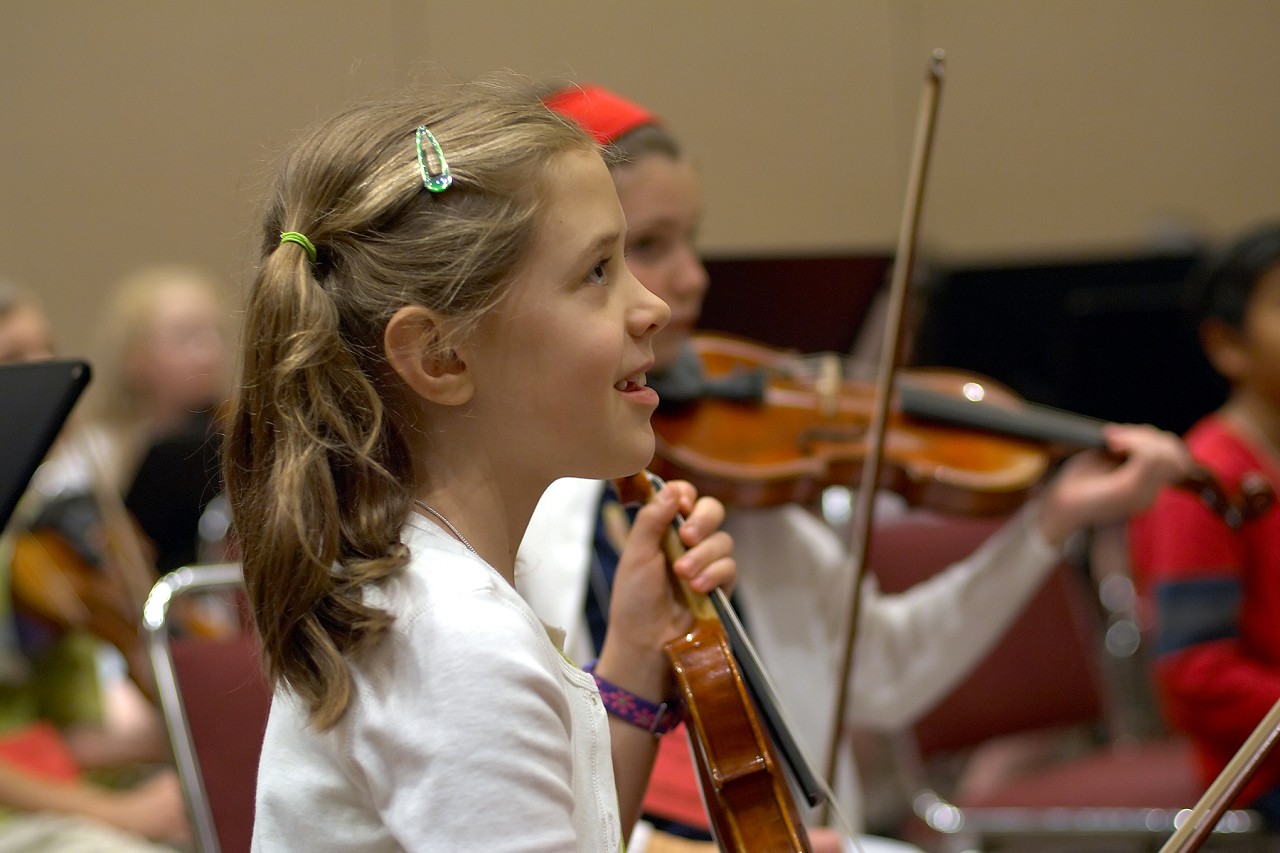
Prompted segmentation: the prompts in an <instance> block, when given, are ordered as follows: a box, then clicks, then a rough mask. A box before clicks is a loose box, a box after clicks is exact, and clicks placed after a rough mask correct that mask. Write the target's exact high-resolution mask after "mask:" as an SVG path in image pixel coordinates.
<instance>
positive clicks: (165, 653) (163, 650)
mask: <svg viewBox="0 0 1280 853" xmlns="http://www.w3.org/2000/svg"><path fill="white" fill-rule="evenodd" d="M242 582H243V580H242V577H241V573H240V564H239V563H217V564H211V565H203V566H187V567H184V568H181V569H177V570H175V571H173V572H170V573H169V574H167V575H165V576H164V577H162V578H161V579H160V580H159V581H157V582H156V584H155V586H153V587H152V588H151V593H150V594H149V595H148V596H147V602H146V604H145V606H144V607H143V613H142V627H143V630H144V631H145V632H146V638H147V654H148V656H149V658H150V660H151V666H152V668H153V669H154V670H155V679H156V693H157V696H158V697H159V701H160V710H161V712H162V713H163V714H164V721H165V726H166V728H167V729H168V732H169V743H170V745H171V747H172V748H173V759H174V765H175V767H176V770H177V773H178V780H179V782H180V783H181V784H182V793H183V797H184V798H185V800H186V804H187V814H188V816H189V818H190V820H191V830H192V837H193V841H194V843H195V845H196V849H197V850H199V851H201V853H221V849H222V848H221V845H220V844H219V842H218V833H217V828H216V826H215V824H214V820H213V812H212V810H211V809H210V806H209V796H208V792H207V791H206V789H205V784H204V777H203V776H202V775H201V772H200V759H199V757H198V756H197V755H196V748H195V741H194V739H193V738H192V736H191V727H190V726H189V725H188V723H187V711H186V705H185V703H184V702H183V699H182V691H181V690H180V689H179V686H178V673H177V670H176V668H175V666H174V662H173V650H172V647H171V645H170V635H169V608H170V605H171V604H172V603H173V602H174V601H175V600H176V599H178V598H180V597H182V596H185V595H191V594H193V593H198V592H215V591H222V590H233V589H236V588H238V587H239V586H240V585H241V583H242Z"/></svg>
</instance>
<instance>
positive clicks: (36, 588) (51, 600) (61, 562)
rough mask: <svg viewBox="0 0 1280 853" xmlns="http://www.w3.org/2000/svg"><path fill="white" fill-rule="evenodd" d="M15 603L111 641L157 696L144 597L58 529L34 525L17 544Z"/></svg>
mask: <svg viewBox="0 0 1280 853" xmlns="http://www.w3.org/2000/svg"><path fill="white" fill-rule="evenodd" d="M11 583H12V586H13V598H14V603H15V604H16V605H17V606H18V607H20V608H22V609H23V610H25V611H26V612H27V613H29V614H30V615H33V616H35V617H37V618H39V619H40V620H41V621H43V622H45V623H47V624H50V625H52V626H54V627H55V628H58V629H61V630H84V631H88V632H89V633H91V634H93V635H95V636H97V637H98V638H100V639H102V640H104V641H106V642H107V643H110V644H111V645H112V646H115V648H116V649H118V650H119V651H120V654H121V655H122V656H123V657H124V659H125V661H126V663H127V664H128V670H129V677H130V679H131V680H132V681H133V682H134V684H136V685H137V686H138V689H139V690H141V691H142V693H143V695H145V696H146V697H147V698H148V699H151V700H152V701H154V700H155V699H156V694H155V686H154V684H153V683H152V679H151V677H150V669H149V668H148V667H147V665H146V650H145V649H144V648H143V645H142V636H141V634H140V626H141V615H140V614H141V611H140V602H138V603H136V604H135V602H134V601H133V600H132V596H131V594H130V591H129V590H128V589H126V586H125V585H124V584H123V583H121V579H120V576H119V575H118V574H117V573H115V572H110V571H107V570H104V569H101V568H99V567H97V566H94V565H92V564H91V563H90V562H89V561H88V560H86V559H85V558H84V557H82V556H81V555H80V553H79V552H78V551H77V550H76V549H75V548H74V547H73V546H72V545H71V544H70V543H69V542H68V541H67V540H66V539H65V538H64V537H63V536H62V535H61V534H60V533H58V532H57V531H54V530H51V529H40V530H32V531H28V532H24V533H20V534H18V535H17V536H16V537H15V539H14V543H13V557H12V562H11Z"/></svg>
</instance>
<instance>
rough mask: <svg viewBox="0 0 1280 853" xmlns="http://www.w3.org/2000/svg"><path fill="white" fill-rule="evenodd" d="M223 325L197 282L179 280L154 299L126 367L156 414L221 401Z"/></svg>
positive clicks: (213, 300) (219, 310) (217, 309)
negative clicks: (149, 313)
mask: <svg viewBox="0 0 1280 853" xmlns="http://www.w3.org/2000/svg"><path fill="white" fill-rule="evenodd" d="M224 324H225V317H224V313H223V310H222V307H221V306H220V305H219V304H218V301H217V299H216V298H215V296H214V295H213V294H211V293H210V292H209V291H208V290H207V289H206V288H205V287H204V286H202V285H201V284H199V283H196V282H191V281H183V280H175V281H173V282H172V283H170V284H167V285H166V286H165V287H164V289H163V291H162V293H161V294H160V295H158V296H157V297H156V301H155V306H154V308H153V309H152V311H151V315H150V316H149V317H148V319H147V322H146V324H145V326H144V327H143V328H142V329H141V330H140V331H139V335H138V337H137V339H136V341H135V343H134V345H133V346H132V347H131V348H130V352H129V355H128V365H127V368H126V369H127V370H128V373H129V376H130V379H131V381H132V383H133V384H134V386H135V387H136V388H137V389H138V391H139V392H140V393H141V394H142V395H143V396H144V398H145V399H147V400H148V401H149V402H150V406H151V408H152V410H153V412H154V413H156V414H158V415H160V416H162V417H164V416H171V415H175V416H176V415H179V414H182V413H184V412H192V411H196V410H199V409H203V408H205V407H207V406H209V405H211V404H213V403H217V402H219V401H220V400H221V395H222V394H223V393H224V392H225V388H224V382H225V379H224V375H225V368H226V362H227V343H226V336H225V333H224V329H223V326H224Z"/></svg>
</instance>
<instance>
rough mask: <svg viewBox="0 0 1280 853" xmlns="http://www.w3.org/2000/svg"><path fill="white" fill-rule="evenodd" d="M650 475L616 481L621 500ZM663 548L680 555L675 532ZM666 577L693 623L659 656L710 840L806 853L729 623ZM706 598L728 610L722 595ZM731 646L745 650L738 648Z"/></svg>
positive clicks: (644, 486) (637, 494)
mask: <svg viewBox="0 0 1280 853" xmlns="http://www.w3.org/2000/svg"><path fill="white" fill-rule="evenodd" d="M649 476H650V475H649V473H648V472H647V471H645V472H641V473H639V474H636V475H634V476H632V477H629V478H625V479H621V480H615V481H614V485H615V488H616V489H617V491H618V495H619V498H620V499H621V500H622V502H623V503H633V502H636V501H641V502H643V501H647V500H649V499H650V498H651V497H652V495H653V492H654V488H655V486H654V483H653V482H652V481H651V480H650V479H649ZM655 479H656V478H655ZM658 482H659V483H660V482H661V481H660V480H658ZM662 544H663V551H664V553H665V554H666V557H667V561H668V564H670V563H673V562H674V561H675V560H677V559H678V558H679V557H680V555H681V554H682V553H683V552H684V546H683V545H682V544H681V542H680V538H679V536H678V535H677V533H676V530H675V528H674V527H673V528H671V529H668V530H667V531H666V533H665V535H664V537H663V543H662ZM671 579H672V583H673V584H674V585H675V586H676V588H677V589H678V592H679V594H680V595H681V596H682V597H683V599H684V601H685V603H686V605H687V606H688V608H689V611H690V613H691V614H692V615H693V619H694V625H693V628H692V629H691V630H690V631H689V632H688V633H687V634H685V635H684V636H682V637H677V638H675V639H673V640H671V641H670V642H668V643H667V644H666V645H665V646H664V651H665V652H666V654H667V658H668V659H669V660H670V661H671V667H672V671H673V673H674V675H675V681H676V685H677V687H678V689H679V691H680V697H681V699H682V701H683V702H684V704H685V711H686V722H687V726H688V731H689V741H690V746H691V747H692V750H693V758H694V764H695V765H697V768H698V777H699V782H700V785H701V788H702V797H703V802H704V804H705V806H706V809H707V814H708V817H709V818H710V823H711V828H712V831H713V833H714V835H715V838H716V841H717V842H718V843H719V845H720V848H721V849H722V850H725V851H729V853H810V851H811V850H812V848H811V846H810V844H809V836H808V834H807V832H806V831H805V828H804V823H803V821H802V819H801V816H800V812H799V809H798V808H797V807H796V804H795V800H794V799H793V798H792V795H791V789H790V787H788V783H787V779H786V776H785V775H784V770H785V768H784V766H783V762H782V761H781V759H780V758H779V753H778V750H777V748H776V747H775V745H774V742H773V740H772V737H771V735H770V733H769V728H768V723H767V722H766V720H765V718H764V717H763V716H762V715H761V713H760V711H759V709H758V708H757V702H762V701H765V700H764V699H762V698H761V697H760V695H759V694H756V695H753V694H752V692H751V690H750V688H749V686H748V683H747V680H746V678H744V675H743V671H742V669H741V668H740V667H739V665H738V662H737V660H736V659H735V656H734V648H735V644H734V642H733V639H732V638H731V637H730V634H729V628H730V626H731V625H733V624H734V623H729V624H727V623H726V622H725V621H723V620H722V619H721V618H720V614H719V611H718V610H717V608H716V606H715V604H713V602H712V600H711V598H710V597H709V596H707V595H703V594H701V593H696V592H694V591H693V590H692V589H690V588H689V586H688V584H687V583H685V582H684V581H683V580H680V579H679V578H677V577H676V575H674V574H672V575H671ZM713 595H717V596H721V597H722V599H723V601H724V602H725V606H728V605H727V597H724V594H723V592H721V591H719V590H716V591H715V592H714V593H713ZM739 639H741V638H739ZM737 647H739V648H743V647H744V646H743V644H742V643H741V642H739V643H738V644H737ZM757 666H758V664H757ZM775 716H776V715H775Z"/></svg>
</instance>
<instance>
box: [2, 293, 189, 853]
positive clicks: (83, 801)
mask: <svg viewBox="0 0 1280 853" xmlns="http://www.w3.org/2000/svg"><path fill="white" fill-rule="evenodd" d="M53 355H54V345H53V333H52V328H51V326H50V324H49V322H48V320H47V318H46V317H45V315H44V311H43V309H42V308H41V306H40V304H39V302H38V301H37V300H36V299H35V297H34V296H32V295H31V294H29V293H27V292H25V291H22V290H20V289H18V288H16V287H14V286H13V285H10V284H8V283H4V282H0V364H7V363H14V362H20V361H34V360H41V359H47V358H52V357H53ZM40 498H41V496H40V495H39V494H37V493H35V492H31V493H29V494H28V496H27V499H24V501H23V505H22V506H21V507H20V509H19V513H18V514H17V515H16V516H15V520H13V521H12V522H11V523H10V525H9V529H8V530H6V531H5V532H4V534H3V535H2V536H0V570H2V571H0V575H2V576H3V580H4V583H3V584H0V848H3V849H5V850H37V849H38V850H72V849H83V850H89V849H92V850H103V851H117V853H130V852H131V853H142V851H158V850H162V849H171V848H168V847H161V846H159V845H157V844H153V843H151V842H149V841H148V839H157V840H164V841H169V842H183V841H184V840H185V837H186V835H187V824H186V809H185V806H184V805H183V801H182V794H181V791H180V790H179V787H178V780H177V776H176V775H175V774H174V773H173V771H172V770H162V771H161V772H159V773H156V774H150V775H149V778H146V779H144V780H142V781H141V782H140V783H139V784H137V785H135V786H133V787H115V786H113V787H106V786H103V785H100V784H97V783H95V782H94V781H92V780H91V779H89V778H87V777H86V776H85V771H87V770H93V769H104V768H108V767H110V768H112V769H116V768H119V767H122V766H123V767H130V768H132V767H133V766H134V765H135V764H137V763H138V762H143V763H144V764H147V763H151V762H154V761H156V760H158V759H160V758H162V757H163V758H167V757H168V752H167V747H166V746H165V744H164V742H163V733H162V732H161V731H160V729H159V721H158V715H156V714H155V713H154V709H151V708H150V706H146V705H145V703H142V704H141V705H138V704H137V703H135V702H133V701H132V700H125V701H124V702H123V703H121V702H119V701H116V697H117V695H118V691H117V690H116V689H115V688H116V687H117V686H122V687H123V688H125V689H128V688H129V687H130V685H128V684H127V683H111V684H104V685H102V686H101V687H99V684H98V675H97V666H96V658H97V653H96V648H97V645H98V644H97V641H96V640H95V638H93V637H91V636H89V635H87V634H86V633H84V632H83V631H77V630H74V629H73V630H64V631H60V632H57V633H56V634H52V635H49V634H45V633H43V632H33V631H32V630H30V629H31V627H32V626H31V625H30V624H29V623H27V624H26V628H27V630H23V631H19V630H18V627H19V626H18V621H17V619H18V617H17V614H16V613H15V611H14V604H15V598H16V596H15V595H13V594H11V587H10V581H11V577H10V572H11V569H12V565H11V561H12V560H13V558H14V543H15V540H16V539H17V538H18V537H20V536H23V535H25V534H26V533H27V531H26V530H25V528H24V524H25V522H26V521H29V518H28V516H29V515H30V514H31V513H32V512H33V511H34V509H33V506H32V505H33V504H36V503H38V502H39V499H40ZM103 699H106V700H107V701H106V702H103V701H102V700H103ZM122 705H123V706H127V711H126V715H127V716H130V717H132V711H133V709H135V708H136V707H142V708H144V709H145V711H147V712H150V716H149V717H147V718H146V719H147V720H148V722H147V724H145V725H144V726H143V727H142V730H141V732H140V731H139V730H138V728H137V727H135V726H133V725H132V724H128V723H126V722H124V721H122V720H120V719H119V714H120V712H121V711H122Z"/></svg>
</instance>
